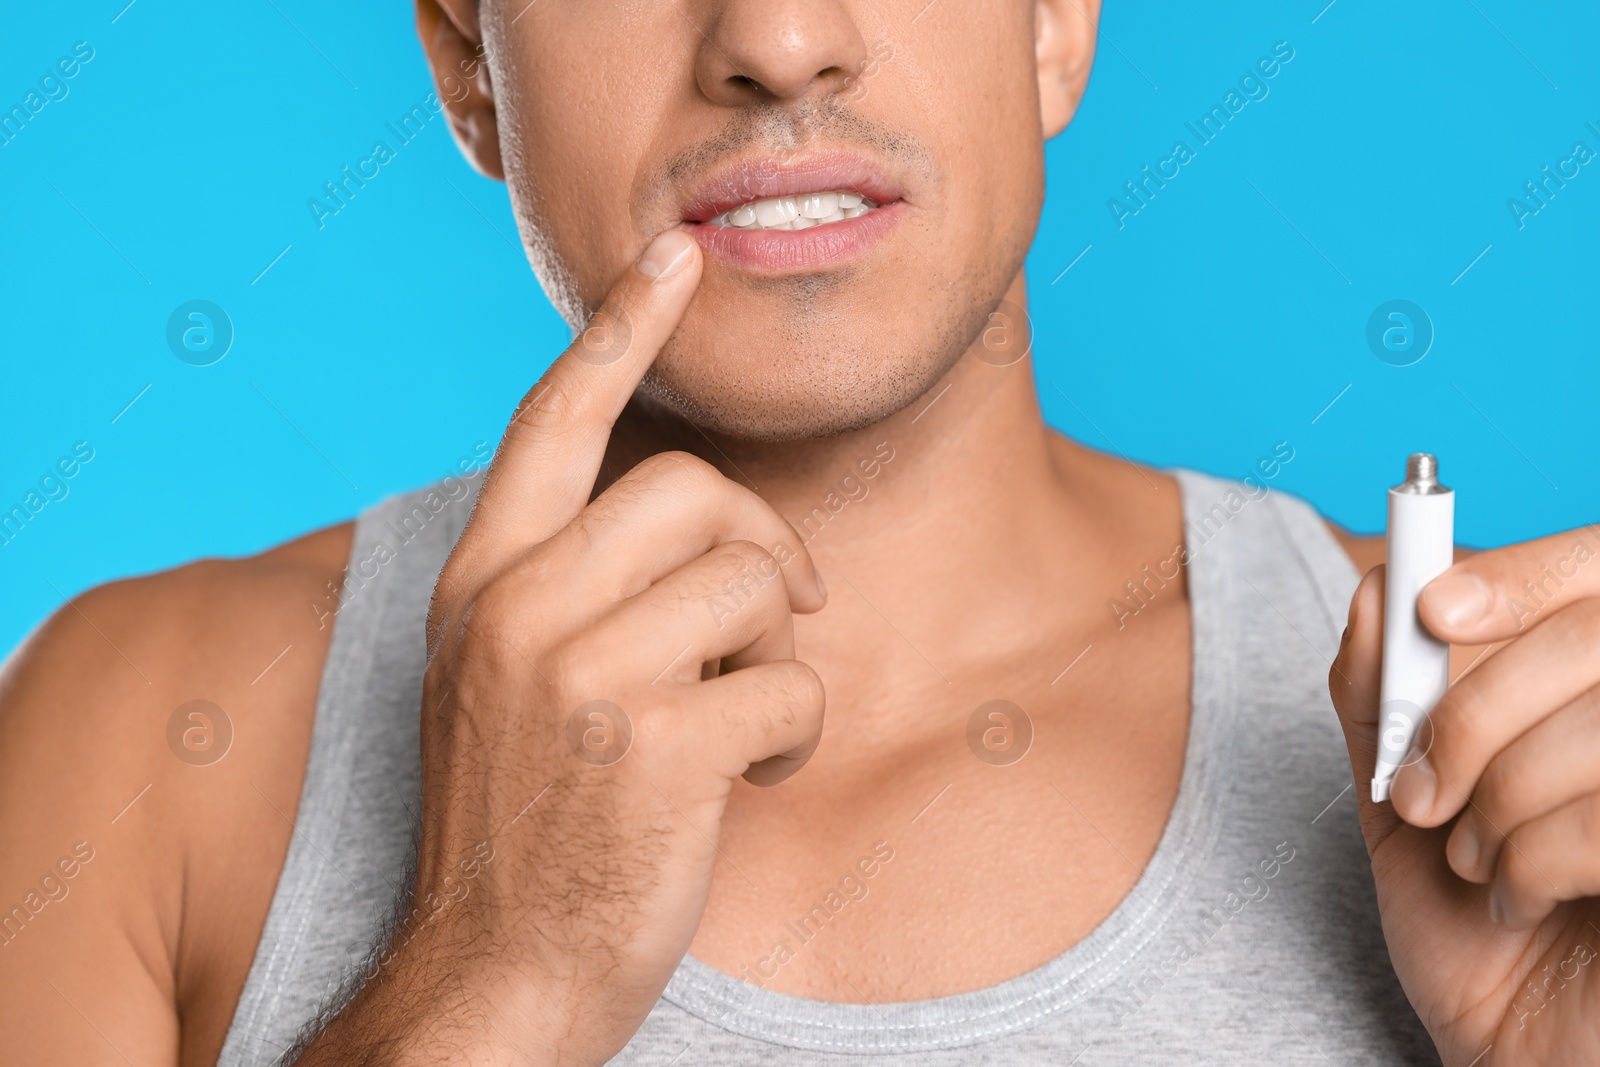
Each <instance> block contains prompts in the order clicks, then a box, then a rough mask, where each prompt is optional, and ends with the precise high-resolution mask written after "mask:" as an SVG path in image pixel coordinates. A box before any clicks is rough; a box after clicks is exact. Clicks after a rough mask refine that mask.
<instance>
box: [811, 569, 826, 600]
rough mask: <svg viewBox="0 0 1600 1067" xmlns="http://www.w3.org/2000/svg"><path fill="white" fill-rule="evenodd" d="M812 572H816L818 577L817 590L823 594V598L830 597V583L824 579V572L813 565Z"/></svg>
mask: <svg viewBox="0 0 1600 1067" xmlns="http://www.w3.org/2000/svg"><path fill="white" fill-rule="evenodd" d="M811 573H812V574H814V575H815V576H816V579H817V592H819V593H821V594H822V599H824V600H826V599H828V583H827V582H825V581H823V580H822V572H821V571H819V570H817V569H816V568H815V567H813V568H812V569H811Z"/></svg>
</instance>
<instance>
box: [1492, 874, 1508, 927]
mask: <svg viewBox="0 0 1600 1067" xmlns="http://www.w3.org/2000/svg"><path fill="white" fill-rule="evenodd" d="M1501 897H1502V893H1501V889H1500V880H1499V879H1495V883H1494V885H1492V886H1490V887H1489V921H1490V922H1492V923H1494V924H1495V925H1496V926H1504V925H1505V922H1506V905H1505V901H1504V900H1502V899H1501Z"/></svg>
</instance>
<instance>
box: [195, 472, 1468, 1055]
mask: <svg viewBox="0 0 1600 1067" xmlns="http://www.w3.org/2000/svg"><path fill="white" fill-rule="evenodd" d="M1174 473H1175V474H1176V476H1177V478H1178V481H1179V484H1180V485H1181V487H1182V491H1183V506H1184V519H1185V529H1186V537H1187V543H1188V547H1189V553H1190V559H1189V573H1188V580H1189V588H1190V594H1191V599H1192V605H1193V606H1192V614H1193V641H1194V671H1193V682H1192V685H1193V692H1192V712H1191V716H1192V717H1191V722H1190V730H1189V740H1188V750H1187V754H1186V756H1185V761H1184V767H1183V775H1182V781H1181V784H1180V787H1179V790H1178V796H1177V801H1176V803H1175V805H1174V807H1173V810H1172V813H1171V816H1170V817H1169V819H1168V822H1167V825H1166V828H1165V830H1164V832H1163V834H1162V836H1161V840H1160V842H1159V844H1158V846H1157V848H1156V851H1155V854H1154V856H1153V857H1152V858H1151V859H1150V862H1149V865H1148V866H1147V867H1146V869H1145V871H1144V873H1143V875H1142V876H1141V877H1140V878H1139V880H1138V882H1137V883H1136V884H1135V886H1134V888H1133V889H1132V890H1131V891H1130V892H1129V893H1128V895H1127V897H1126V898H1125V899H1124V900H1123V901H1122V902H1121V903H1120V904H1119V905H1118V906H1117V908H1116V909H1115V910H1114V911H1113V912H1112V913H1111V914H1110V915H1109V916H1107V917H1106V919H1105V920H1104V921H1103V922H1102V923H1100V925H1099V926H1097V927H1096V928H1095V929H1094V930H1093V931H1092V932H1091V933H1090V934H1089V935H1088V936H1087V937H1085V938H1084V939H1083V940H1082V941H1080V942H1079V943H1078V944H1076V945H1074V946H1073V947H1072V948H1070V949H1069V950H1067V951H1066V952H1064V953H1062V954H1061V955H1060V956H1058V957H1056V958H1055V959H1053V960H1051V961H1050V962H1048V963H1046V964H1044V965H1043V966H1041V967H1039V968H1037V969H1035V970H1033V971H1030V972H1028V973H1026V974H1023V975H1021V976H1019V977H1017V978H1014V979H1012V980H1010V981H1007V982H1003V983H1001V984H1000V985H997V986H993V987H991V988H988V989H982V990H979V991H977V992H973V993H966V994H962V995H959V996H950V997H941V998H938V999H934V1000H925V1001H917V1002H909V1003H895V1004H870V1005H868V1004H842V1003H830V1002H823V1001H815V1000H808V999H804V998H800V997H794V996H788V995H785V994H781V993H776V992H773V991H771V990H767V989H763V988H762V987H760V986H758V985H756V984H754V983H753V982H749V981H745V980H743V979H741V978H735V977H732V976H730V975H727V974H723V973H722V972H720V971H717V970H714V969H713V968H711V967H709V966H706V965H705V964H702V963H700V962H699V961H697V960H695V959H693V958H692V957H691V958H686V959H684V961H683V963H682V964H681V966H679V968H678V970H677V973H676V974H675V975H674V976H673V978H672V981H671V982H670V984H669V985H668V986H667V989H666V992H665V993H664V994H663V995H662V997H661V1000H660V1002H659V1003H658V1004H657V1005H656V1007H655V1008H654V1010H652V1011H651V1013H650V1015H649V1017H648V1018H647V1019H646V1021H645V1023H644V1025H643V1026H642V1027H641V1028H640V1029H639V1032H638V1033H637V1034H636V1035H635V1036H634V1038H633V1040H632V1041H631V1042H630V1043H629V1044H628V1046H627V1047H626V1048H625V1049H623V1051H622V1052H621V1053H619V1054H618V1055H617V1057H616V1058H615V1059H614V1060H613V1061H612V1062H613V1063H614V1064H618V1065H625V1067H668V1065H671V1067H707V1065H713V1064H715V1065H723V1064H759V1065H761V1067H791V1065H798V1064H819V1063H820V1064H839V1063H846V1062H855V1061H856V1060H857V1059H858V1058H859V1057H861V1056H866V1055H870V1056H873V1057H876V1058H877V1059H875V1060H874V1062H881V1063H887V1064H918V1065H928V1067H945V1065H953V1064H1005V1065H1007V1067H1010V1065H1015V1064H1055V1065H1060V1067H1068V1065H1073V1064H1081V1065H1083V1067H1132V1065H1145V1064H1151V1063H1192V1064H1201V1063H1205V1064H1229V1065H1233V1064H1240V1063H1273V1064H1321V1065H1325V1064H1437V1063H1438V1062H1439V1059H1438V1056H1437V1054H1436V1053H1435V1052H1434V1050H1433V1046H1432V1044H1431V1042H1430V1041H1429V1039H1428V1037H1427V1034H1426V1032H1425V1031H1424V1030H1423V1029H1422V1025H1421V1023H1420V1022H1419V1021H1418V1019H1417V1016H1416V1014H1415V1012H1414V1011H1413V1010H1412V1008H1411V1006H1410V1004H1409V1003H1408V1002H1407V1000H1406V998H1405V994H1404V993H1403V992H1402V991H1401V989H1400V984H1399V982H1398V980H1397V979H1396V977H1395V975H1394V971H1393V970H1392V968H1391V967H1390V963H1389V954H1388V950H1387V948H1386V946H1385V944H1384V940H1383V935H1382V932H1381V931H1380V929H1379V925H1378V913H1377V904H1376V899H1375V894H1374V892H1373V887H1372V880H1371V874H1370V867H1369V864H1368V860H1367V854H1366V849H1365V846H1364V845H1363V843H1362V840H1361V835H1360V832H1359V829H1358V826H1357V823H1356V809H1355V798H1354V796H1353V795H1352V792H1353V791H1352V789H1351V774H1350V764H1349V760H1348V758H1347V756H1346V754H1345V746H1344V740H1343V736H1342V734H1341V733H1340V730H1339V725H1338V722H1337V720H1336V718H1335V715H1334V711H1333V708H1332V706H1331V704H1330V702H1329V698H1328V693H1327V682H1326V679H1327V670H1328V664H1329V663H1330V662H1331V661H1332V658H1333V656H1334V653H1335V651H1336V650H1337V648H1338V644H1339V635H1340V632H1341V630H1342V629H1343V625H1344V617H1345V610H1346V607H1347V605H1348V603H1349V599H1350V596H1351V594H1352V593H1353V591H1354V588H1355V584H1356V581H1357V575H1356V573H1355V570H1354V568H1353V567H1352V566H1351V564H1350V561H1349V559H1348V558H1347V557H1346V556H1345V554H1344V552H1343V551H1342V549H1341V548H1340V547H1339V545H1338V543H1337V542H1336V541H1335V540H1334V539H1333V537H1332V536H1331V535H1330V534H1329V532H1328V530H1327V528H1326V526H1324V524H1323V523H1322V521H1321V519H1319V518H1318V517H1317V515H1316V514H1315V512H1313V511H1312V509H1311V508H1310V507H1309V506H1307V505H1306V504H1305V503H1303V502H1301V501H1299V500H1297V499H1294V498H1292V497H1289V496H1286V495H1285V494H1283V493H1279V492H1268V491H1265V490H1264V489H1263V488H1262V487H1261V486H1254V487H1252V486H1248V485H1245V484H1241V483H1237V482H1226V481H1221V480H1218V479H1216V478H1212V477H1210V476H1207V475H1203V474H1197V473H1194V472H1191V471H1176V472H1174ZM475 489H476V481H475V480H474V481H473V482H472V483H471V484H470V485H468V484H465V483H462V482H460V481H456V480H453V479H446V482H445V483H443V484H442V485H441V486H435V487H433V488H430V489H427V490H423V491H421V492H418V493H412V494H407V495H404V496H400V497H396V498H393V499H390V500H387V501H385V502H383V503H381V504H379V505H378V506H377V507H375V508H373V509H372V510H371V511H368V512H367V513H365V514H364V515H362V516H361V518H360V519H359V521H358V522H357V525H356V533H355V543H354V545H353V548H352V553H351V560H350V565H349V569H348V576H347V580H346V588H345V591H344V594H343V597H342V599H341V604H340V607H339V611H338V613H337V616H336V618H335V619H334V620H332V625H333V626H334V632H333V638H332V644H331V647H330V649H329V652H328V660H327V665H326V667H325V669H324V672H323V677H322V688H321V691H320V693H319V696H318V700H317V710H316V724H315V727H314V731H313V734H312V744H311V753H310V758H309V763H308V765H307V768H306V778H305V786H304V788H303V790H302V792H301V798H300V810H299V816H298V819H297V821H296V824H295V832H294V836H293V839H292V841H291V844H290V846H289V853H288V857H287V859H286V861H285V863H284V867H283V871H282V873H281V874H280V876H279V880H278V887H277V892H276V895H275V896H274V898H273V901H272V906H271V910H270V911H269V913H268V915H267V921H266V926H265V929H264V930H263V931H262V935H261V943H260V945H259V946H258V947H257V949H256V955H255V959H254V962H253V963H252V965H251V968H250V974H249V978H248V980H247V982H246V984H245V988H244V992H243V993H242V995H241V996H240V998H239V1005H238V1008H237V1010H236V1012H235V1015H234V1019H233V1024H232V1027H231V1029H230V1030H229V1032H228V1037H227V1042H226V1044H225V1046H224V1048H223V1052H222V1057H221V1060H220V1063H221V1064H223V1065H225V1067H246V1065H261V1067H265V1065H270V1064H273V1063H274V1062H276V1061H277V1059H278V1058H279V1057H280V1056H282V1055H283V1054H284V1051H285V1049H287V1048H288V1047H289V1046H291V1045H292V1044H293V1043H294V1041H295V1039H296V1037H297V1035H298V1034H299V1032H300V1031H301V1030H302V1028H303V1027H305V1026H306V1025H307V1024H308V1023H311V1022H313V1021H314V1020H315V1019H316V1018H317V1015H318V1011H319V1009H320V1008H321V1007H323V1006H324V1005H325V1004H326V1003H328V1001H329V1000H330V998H332V997H334V996H335V995H336V994H337V992H338V991H339V989H340V988H341V987H342V986H344V985H345V984H346V983H347V982H348V981H349V980H350V978H351V976H352V974H353V973H356V972H357V970H358V969H359V968H360V967H361V966H362V964H363V962H364V961H365V960H366V958H367V956H368V954H369V953H370V952H371V951H372V949H373V946H374V942H375V940H376V939H378V938H379V937H380V936H381V935H380V932H379V931H380V929H381V926H382V921H383V919H384V917H385V915H386V914H388V913H389V912H390V911H391V910H392V909H393V907H394V904H395V900H396V898H397V895H398V894H399V893H400V892H401V890H402V889H403V888H404V882H405V878H406V870H407V865H408V861H409V859H410V856H411V850H412V847H413V843H412V842H413V827H414V825H415V821H416V816H417V813H418V810H419V806H420V801H419V797H420V786H419V773H420V772H419V766H418V709H419V707H420V706H421V693H422V670H423V660H424V654H425V646H424V638H423V620H424V615H425V613H426V611H427V606H428V599H429V596H430V594H431V591H432V587H433V583H434V580H435V577H436V576H437V574H438V572H439V569H440V567H441V565H442V564H443V563H444V560H445V557H446V556H447V555H448V553H449V551H450V549H451V546H452V545H453V544H454V543H455V540H456V538H457V537H458V536H459V535H460V532H461V530H462V528H463V527H464V526H465V524H466V519H467V515H468V512H469V510H470V508H471V496H472V492H473V491H475ZM1171 573H1172V572H1171V571H1170V570H1169V571H1168V574H1169V575H1170V574H1171ZM1140 580H1141V582H1142V583H1144V585H1145V587H1146V588H1147V589H1148V590H1151V591H1153V590H1155V588H1156V585H1155V584H1153V583H1154V582H1157V581H1159V580H1160V576H1159V575H1155V576H1154V577H1153V578H1152V577H1150V576H1141V579H1140ZM1132 592H1133V593H1134V594H1138V593H1139V590H1137V589H1135V590H1133V591H1132ZM1144 595H1149V593H1145V594H1144ZM1138 602H1139V601H1138V599H1128V600H1126V601H1125V607H1126V609H1127V610H1130V611H1131V610H1134V609H1135V608H1136V606H1137V604H1138ZM997 877H1003V873H1000V872H997ZM1029 888H1030V891H1033V892H1037V891H1038V890H1037V887H1029Z"/></svg>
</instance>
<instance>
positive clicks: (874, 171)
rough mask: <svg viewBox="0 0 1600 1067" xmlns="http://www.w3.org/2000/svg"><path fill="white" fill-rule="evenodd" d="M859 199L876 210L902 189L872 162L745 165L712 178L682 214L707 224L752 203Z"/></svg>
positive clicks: (844, 158) (820, 157)
mask: <svg viewBox="0 0 1600 1067" xmlns="http://www.w3.org/2000/svg"><path fill="white" fill-rule="evenodd" d="M827 192H846V193H860V194H861V195H862V196H864V197H866V198H867V199H868V200H871V201H872V202H873V203H875V204H882V205H887V204H891V203H894V202H895V201H898V200H900V199H901V197H902V195H903V194H902V192H901V190H900V187H899V186H898V185H897V184H896V183H895V182H894V181H893V180H892V179H891V178H889V177H888V176H887V175H886V174H884V173H883V171H882V170H881V169H879V168H878V167H877V166H875V165H874V164H873V163H872V162H871V161H870V160H867V159H865V158H863V157H861V156H855V155H848V154H845V153H827V154H816V155H809V156H805V157H800V158H795V159H774V158H770V157H769V158H765V159H761V158H757V159H750V160H743V161H740V162H738V163H735V164H733V165H732V166H728V167H725V168H723V169H722V170H720V171H718V172H716V173H715V174H713V175H711V177H710V178H708V179H707V180H706V181H705V182H704V183H703V184H702V185H701V186H700V187H699V188H698V189H697V190H696V191H695V192H694V193H693V194H692V195H691V196H690V198H689V200H688V202H687V203H686V204H685V205H684V208H683V220H684V221H685V222H705V221H707V220H708V219H711V218H713V217H715V216H717V215H720V214H722V213H723V212H724V211H729V210H731V209H733V208H736V207H738V206H739V205H740V204H748V203H750V202H751V201H753V200H764V199H767V198H770V197H774V196H800V195H802V194H804V193H827Z"/></svg>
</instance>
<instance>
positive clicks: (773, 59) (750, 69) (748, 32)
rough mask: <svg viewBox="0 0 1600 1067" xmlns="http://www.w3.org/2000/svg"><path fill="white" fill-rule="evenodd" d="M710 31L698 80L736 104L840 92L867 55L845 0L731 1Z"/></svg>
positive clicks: (710, 93) (710, 95)
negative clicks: (838, 0) (847, 10)
mask: <svg viewBox="0 0 1600 1067" xmlns="http://www.w3.org/2000/svg"><path fill="white" fill-rule="evenodd" d="M703 37H704V39H703V42H702V45H701V48H700V51H699V54H698V55H697V57H696V61H695V80H696V81H697V82H698V83H699V86H700V91H701V92H702V93H703V94H705V96H706V98H707V99H709V100H711V101H712V102H713V103H716V104H721V105H724V106H730V107H739V106H745V105H749V104H752V103H761V102H764V101H765V102H770V101H789V100H798V99H801V98H803V97H806V96H808V95H812V94H823V93H834V92H838V91H839V90H840V89H842V88H843V87H844V86H845V83H846V81H847V80H848V79H849V77H850V75H851V74H852V73H853V72H854V71H855V70H856V69H857V66H858V64H860V63H861V61H862V60H863V59H865V57H866V54H867V47H866V42H865V41H864V40H863V39H862V37H861V31H860V30H859V29H858V28H857V27H856V24H855V22H854V20H853V19H851V18H850V16H849V14H848V13H847V12H846V11H845V10H844V9H843V8H842V7H841V6H840V5H839V3H838V2H837V0H811V2H809V3H808V2H806V0H730V2H729V3H726V4H724V5H722V7H721V9H720V11H719V12H718V13H717V18H716V21H715V22H714V23H713V24H712V26H711V28H710V29H708V30H707V31H705V33H704V35H703Z"/></svg>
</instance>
